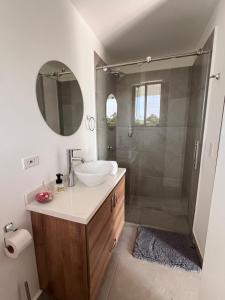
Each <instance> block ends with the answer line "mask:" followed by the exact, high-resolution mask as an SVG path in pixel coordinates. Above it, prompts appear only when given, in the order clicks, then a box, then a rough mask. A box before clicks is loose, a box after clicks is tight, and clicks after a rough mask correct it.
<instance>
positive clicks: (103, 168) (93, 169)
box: [75, 160, 113, 186]
mask: <svg viewBox="0 0 225 300" xmlns="http://www.w3.org/2000/svg"><path fill="white" fill-rule="evenodd" d="M112 168H113V166H112V164H111V163H110V162H109V161H104V160H97V161H91V162H86V163H84V164H81V165H79V166H76V167H75V174H76V175H77V177H78V179H79V180H80V181H81V182H82V183H84V184H85V185H87V186H96V185H99V184H101V183H103V182H104V181H105V180H106V179H107V175H109V174H110V173H111V172H112Z"/></svg>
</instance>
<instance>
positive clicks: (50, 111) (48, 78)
mask: <svg viewBox="0 0 225 300" xmlns="http://www.w3.org/2000/svg"><path fill="white" fill-rule="evenodd" d="M36 94H37V101H38V106H39V109H40V111H41V114H42V116H43V118H44V119H45V121H46V123H47V124H48V126H49V127H50V128H51V129H52V130H53V131H55V132H56V133H58V134H60V135H64V136H68V135H71V134H73V133H74V132H75V131H77V129H78V128H79V127H80V124H81V122H82V118H83V112H84V105H83V97H82V93H81V89H80V86H79V83H78V81H77V79H76V77H75V75H74V74H73V72H72V71H71V70H70V69H69V68H68V67H67V66H66V65H64V64H63V63H61V62H59V61H49V62H47V63H46V64H44V65H43V66H42V67H41V69H40V71H39V73H38V77H37V82H36Z"/></svg>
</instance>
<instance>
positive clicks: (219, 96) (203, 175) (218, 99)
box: [193, 0, 225, 256]
mask: <svg viewBox="0 0 225 300" xmlns="http://www.w3.org/2000/svg"><path fill="white" fill-rule="evenodd" d="M223 3H224V1H223V0H222V1H221V4H220V5H223ZM222 14H223V10H221V12H220V16H219V15H218V11H217V9H216V10H215V12H214V13H213V14H212V17H211V19H210V21H209V23H208V26H207V27H206V30H205V32H204V34H203V35H202V38H201V41H200V43H199V47H200V45H203V44H204V43H205V41H206V40H207V39H208V37H209V35H210V34H211V32H212V31H213V29H214V28H215V40H214V49H213V55H212V67H211V74H216V73H218V72H221V73H222V77H221V80H219V81H217V80H216V79H210V84H209V94H208V104H207V113H206V121H205V133H204V143H203V153H202V163H201V169H200V177H199V187H198V195H197V202H196V212H195V218H194V225H193V232H194V235H195V238H196V241H197V243H198V246H199V249H200V252H201V254H202V256H204V252H205V243H206V236H207V230H208V221H209V214H210V208H211V198H212V191H213V185H214V177H215V169H216V162H217V153H218V145H219V137H220V127H221V118H222V112H223V103H224V95H225V89H224V80H225V79H224V70H225V57H224V49H223V48H224V33H225V32H224V31H225V28H224V24H225V23H223V22H224V21H223V18H224V17H225V13H224V16H222ZM211 150H212V151H211Z"/></svg>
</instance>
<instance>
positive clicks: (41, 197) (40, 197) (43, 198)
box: [35, 192, 53, 203]
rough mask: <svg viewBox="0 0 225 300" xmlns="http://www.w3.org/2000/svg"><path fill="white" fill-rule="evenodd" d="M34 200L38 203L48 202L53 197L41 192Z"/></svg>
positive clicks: (50, 194) (49, 193)
mask: <svg viewBox="0 0 225 300" xmlns="http://www.w3.org/2000/svg"><path fill="white" fill-rule="evenodd" d="M35 199H36V200H37V201H38V202H40V203H45V202H49V201H51V200H52V199H53V195H52V193H51V192H41V193H38V194H37V195H36V196H35Z"/></svg>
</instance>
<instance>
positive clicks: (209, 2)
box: [71, 0, 218, 62]
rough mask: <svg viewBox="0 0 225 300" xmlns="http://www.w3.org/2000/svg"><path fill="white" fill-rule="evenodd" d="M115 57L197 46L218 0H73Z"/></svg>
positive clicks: (192, 48)
mask: <svg viewBox="0 0 225 300" xmlns="http://www.w3.org/2000/svg"><path fill="white" fill-rule="evenodd" d="M71 1H72V3H73V4H74V5H75V6H76V8H77V9H78V11H79V13H80V14H81V15H82V16H83V18H84V19H85V21H86V22H87V23H88V25H89V26H90V27H91V28H92V30H93V31H94V32H95V34H96V35H97V37H98V38H99V40H100V41H101V42H102V43H103V45H104V46H105V48H106V50H107V51H108V54H109V55H110V56H111V57H112V58H113V60H114V61H116V62H120V61H128V60H131V59H139V58H144V57H146V56H161V55H169V54H172V53H173V54H174V53H180V52H186V51H189V50H195V48H196V45H197V44H198V41H199V38H200V36H201V34H202V33H203V31H204V28H205V26H206V24H207V22H208V20H209V17H210V15H211V13H212V11H213V8H214V7H215V5H216V4H217V2H218V0H111V1H109V0H71Z"/></svg>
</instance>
